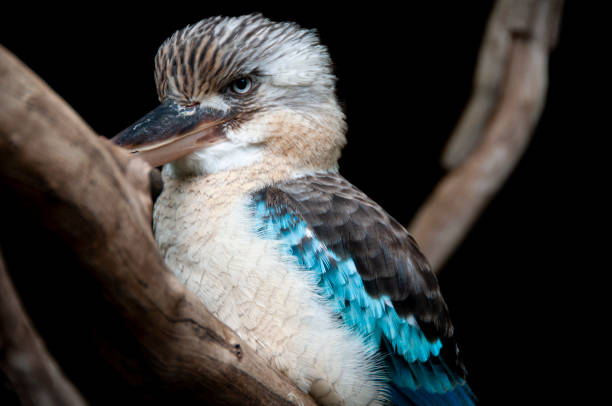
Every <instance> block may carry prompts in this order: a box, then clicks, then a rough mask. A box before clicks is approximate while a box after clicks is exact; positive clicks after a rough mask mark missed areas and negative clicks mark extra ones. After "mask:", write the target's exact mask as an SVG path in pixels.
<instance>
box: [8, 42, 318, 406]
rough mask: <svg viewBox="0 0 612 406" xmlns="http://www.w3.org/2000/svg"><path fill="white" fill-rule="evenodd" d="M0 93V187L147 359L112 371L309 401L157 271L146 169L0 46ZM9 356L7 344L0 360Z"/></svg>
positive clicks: (233, 399)
mask: <svg viewBox="0 0 612 406" xmlns="http://www.w3.org/2000/svg"><path fill="white" fill-rule="evenodd" d="M0 88H1V89H2V92H0V105H1V106H2V109H0V157H1V158H0V183H2V184H3V185H4V187H5V188H6V187H8V190H10V192H11V193H14V194H16V195H17V196H19V197H20V198H21V199H23V201H27V202H29V203H30V204H31V205H32V206H33V207H34V208H35V210H38V211H39V212H38V213H37V215H38V216H40V218H41V221H42V222H43V223H44V225H45V227H46V228H47V229H49V230H51V231H52V232H53V233H54V234H55V235H57V236H58V237H59V238H61V239H62V240H64V241H65V242H66V243H67V246H69V247H72V250H73V254H74V255H75V256H76V258H77V261H78V262H79V264H80V266H81V268H82V272H88V273H90V274H91V275H92V276H93V278H94V279H95V281H96V282H97V286H98V288H99V289H101V290H102V294H103V296H104V299H105V300H106V301H107V302H108V306H113V307H114V308H115V309H116V310H117V313H118V314H120V317H121V318H122V320H123V321H124V322H125V324H126V325H127V326H128V328H127V329H126V330H125V333H126V335H127V336H126V337H125V340H135V341H136V342H137V345H138V346H139V347H140V348H141V351H142V353H144V354H146V356H144V357H140V358H137V359H135V358H134V355H133V354H129V353H122V348H116V349H114V351H115V352H116V353H117V357H119V358H122V359H123V360H125V359H127V360H130V361H131V362H132V363H135V364H136V367H133V368H131V369H130V372H128V371H126V370H125V369H122V368H120V367H119V366H118V367H117V368H118V370H119V371H118V372H119V373H123V374H127V375H129V374H132V376H126V379H129V380H132V381H137V380H138V377H135V376H133V374H134V371H149V373H150V374H152V375H153V380H154V382H153V383H151V386H161V387H166V388H171V389H169V390H176V388H181V389H183V390H184V391H185V392H188V393H187V394H183V396H182V401H183V402H188V403H190V402H193V403H196V402H199V403H200V404H201V403H207V402H210V403H214V404H235V405H239V404H240V405H243V404H245V403H246V404H261V405H288V404H292V403H293V404H302V405H313V404H314V402H313V401H312V400H311V399H310V398H309V397H308V396H306V395H304V394H303V393H302V392H300V391H299V390H298V389H296V388H295V387H294V386H293V385H292V384H291V383H290V382H289V381H288V380H287V379H286V378H285V377H283V376H281V375H279V374H277V373H276V372H275V371H273V370H272V369H271V368H269V367H268V366H267V364H266V363H265V362H264V361H263V359H262V358H260V357H259V356H258V355H257V354H255V352H254V351H253V350H252V349H251V348H249V347H248V346H247V345H245V344H244V343H243V342H242V341H241V340H240V339H239V338H238V336H237V335H236V334H235V333H234V332H232V331H231V330H230V329H229V328H227V327H226V326H225V325H223V324H222V323H220V322H219V321H218V320H216V319H215V318H214V317H213V316H212V315H211V314H210V313H208V312H207V311H206V309H205V308H204V306H203V305H202V304H201V302H200V301H199V300H198V299H197V298H196V297H195V295H193V294H191V293H190V292H189V291H187V290H186V289H185V288H184V287H183V286H182V285H181V284H180V282H178V280H177V279H176V278H175V277H174V276H173V275H172V274H171V272H169V271H168V270H167V269H166V268H165V265H164V263H163V259H162V258H161V255H160V254H159V251H158V249H157V246H156V243H155V240H154V239H153V235H152V232H151V228H150V219H151V208H152V202H151V199H150V196H149V179H150V177H149V171H150V170H151V168H150V167H149V166H148V165H147V164H145V163H144V162H143V161H141V160H139V159H133V158H132V157H131V156H130V155H129V154H127V153H126V152H125V151H123V150H121V149H119V148H117V147H115V146H113V145H111V144H110V143H109V142H108V141H107V140H106V139H104V138H102V137H98V136H96V135H95V134H94V133H93V132H92V130H91V129H90V128H89V127H88V126H87V125H86V124H85V123H84V122H83V121H82V120H81V119H80V118H79V117H78V116H77V114H76V113H75V112H74V111H73V110H72V109H71V108H70V107H69V106H68V105H66V103H64V102H63V100H61V99H60V98H59V96H57V95H56V94H55V93H53V92H52V91H51V89H49V88H48V87H47V86H46V85H45V84H44V83H43V82H42V81H41V80H40V79H39V78H38V77H36V75H34V74H33V73H32V72H31V71H29V70H28V69H27V68H26V67H25V66H24V65H23V64H21V63H20V62H19V61H18V60H17V59H16V58H15V57H14V56H13V55H11V54H10V53H9V52H8V51H6V50H5V49H4V48H1V47H0ZM82 288H84V287H79V289H82ZM58 294H67V295H70V294H71V292H70V289H66V290H65V291H63V292H58ZM92 294H96V292H92ZM21 321H23V320H21ZM9 322H10V321H9ZM11 331H12V328H11V326H7V328H6V329H3V333H7V334H9V335H10V334H11ZM11 350H12V348H11V347H10V346H9V347H7V348H4V351H8V352H9V353H7V354H5V357H4V359H5V360H6V359H10V358H11V357H12V356H13V355H15V354H11V353H10V351H11ZM32 356H34V357H36V354H32ZM2 367H3V369H4V368H6V366H5V365H2ZM7 375H9V374H8V373H7ZM9 376H10V375H9ZM148 379H151V378H148ZM41 384H42V383H41ZM57 390H58V391H62V392H63V391H64V389H62V388H61V387H58V388H57ZM158 390H159V389H158ZM38 404H43V403H38ZM56 404H58V403H56Z"/></svg>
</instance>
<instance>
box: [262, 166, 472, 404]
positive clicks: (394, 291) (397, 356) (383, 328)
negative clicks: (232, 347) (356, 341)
mask: <svg viewBox="0 0 612 406" xmlns="http://www.w3.org/2000/svg"><path fill="white" fill-rule="evenodd" d="M252 204H253V213H254V215H255V217H256V218H257V220H258V227H259V228H260V229H259V232H261V233H262V235H264V236H266V237H268V238H274V239H277V240H280V241H281V242H282V244H283V246H284V247H285V248H286V249H287V251H288V252H289V253H291V254H292V255H293V256H295V257H296V259H297V262H298V263H299V264H300V265H301V266H302V267H303V268H304V269H305V270H307V271H310V272H313V273H314V274H315V275H316V278H317V280H318V285H319V287H320V289H321V290H320V294H321V295H323V296H324V297H325V298H326V299H327V300H328V303H329V304H330V306H332V307H333V309H334V310H335V311H336V312H337V313H338V314H339V315H340V316H341V318H342V320H343V321H344V322H345V323H346V324H347V325H348V326H349V327H350V328H352V329H355V330H356V331H358V332H359V333H360V334H362V335H363V337H364V339H365V340H366V342H367V343H368V344H369V345H371V348H372V349H373V350H374V351H377V350H380V351H382V352H383V353H387V354H388V356H387V358H386V363H387V365H388V370H389V375H390V379H391V381H392V385H393V388H392V392H394V393H393V400H394V402H396V403H397V404H402V402H403V397H406V399H404V400H405V401H406V402H407V403H406V404H411V403H409V402H410V401H412V402H418V403H417V404H423V401H427V399H429V397H431V396H433V397H434V398H432V399H431V401H432V402H438V403H431V404H456V405H463V404H472V399H473V397H472V396H473V395H472V394H471V391H470V389H469V388H468V387H467V385H466V383H465V370H464V368H463V365H462V363H461V361H460V360H459V357H458V352H457V351H458V350H457V346H456V345H455V342H454V340H453V326H452V323H451V320H450V317H449V315H448V309H447V306H446V303H445V302H444V299H443V298H442V295H441V293H440V290H439V287H438V282H437V279H436V277H435V276H434V274H433V273H432V272H431V270H430V268H429V265H428V263H427V260H426V259H425V257H424V256H423V254H422V253H421V252H420V250H419V248H418V246H417V244H416V243H415V241H414V239H413V238H412V237H411V236H410V234H409V233H408V232H407V231H406V229H405V228H404V227H403V226H402V225H401V224H399V223H398V222H397V221H396V220H395V219H393V218H392V217H391V216H390V215H389V214H387V213H386V212H385V211H384V210H383V209H382V208H381V207H380V206H379V205H377V204H376V203H375V202H374V201H372V200H371V199H369V198H368V197H367V196H366V195H365V194H364V193H363V192H361V191H359V190H358V189H357V188H356V187H355V186H353V185H352V184H350V183H349V182H348V181H347V180H345V179H344V178H343V177H341V176H340V175H339V174H337V173H317V174H313V175H307V176H303V177H299V178H296V179H292V180H290V181H286V182H284V183H279V184H275V185H273V186H269V187H266V188H264V189H262V190H260V191H258V192H256V193H254V194H253V203H252ZM439 397H441V398H439ZM447 397H448V399H446V398H447ZM438 398H439V399H438ZM453 401H454V402H455V403H452V402H453ZM441 402H442V403H441ZM424 404H429V403H424Z"/></svg>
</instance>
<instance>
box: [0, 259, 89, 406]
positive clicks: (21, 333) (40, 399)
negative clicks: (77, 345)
mask: <svg viewBox="0 0 612 406" xmlns="http://www.w3.org/2000/svg"><path fill="white" fill-rule="evenodd" d="M0 348H2V351H0V354H1V357H0V368H1V369H2V370H3V371H4V373H5V374H6V376H7V377H8V378H9V380H10V382H11V384H12V385H13V387H14V388H15V391H16V392H17V394H18V395H19V398H20V399H21V402H22V403H23V404H24V405H25V406H55V405H57V406H81V405H85V404H86V402H85V400H84V399H83V397H82V396H81V394H80V393H79V392H78V391H77V390H76V389H75V387H74V386H73V385H72V383H71V382H70V381H68V380H67V379H66V377H65V376H64V375H63V373H62V371H61V370H60V368H59V366H58V365H57V363H56V362H55V360H54V359H53V357H51V355H50V354H49V352H48V351H47V349H46V348H45V345H44V342H43V341H42V340H41V338H40V337H39V335H38V334H37V333H36V331H35V330H34V328H33V327H32V323H31V322H30V320H29V318H28V316H27V315H26V313H25V311H24V310H23V307H22V306H21V303H20V302H19V298H18V297H17V294H16V293H15V290H14V289H13V284H12V283H11V280H10V278H9V275H8V273H7V271H6V269H5V265H4V260H3V258H2V251H0Z"/></svg>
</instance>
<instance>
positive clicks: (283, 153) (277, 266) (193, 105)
mask: <svg viewBox="0 0 612 406" xmlns="http://www.w3.org/2000/svg"><path fill="white" fill-rule="evenodd" d="M155 83H156V87H157V93H158V96H159V100H160V105H159V106H158V107H157V108H155V109H154V110H153V111H151V112H150V113H148V114H146V115H145V116H144V117H142V118H141V119H140V120H138V121H136V122H135V123H134V124H132V125H131V126H129V127H127V128H126V129H125V130H123V131H121V132H120V133H118V134H117V135H116V136H115V137H113V139H112V142H113V143H115V144H116V145H119V146H121V147H123V148H126V149H127V150H129V151H131V152H132V153H134V154H136V155H138V156H140V157H141V158H142V159H144V160H145V161H147V162H148V163H149V164H150V165H151V166H153V167H160V166H162V167H163V168H162V178H163V191H162V192H161V195H160V196H159V197H158V198H157V200H156V202H155V206H154V211H153V230H154V234H155V238H156V241H157V243H158V246H159V248H160V251H161V253H162V255H163V257H164V260H165V262H166V264H167V266H168V268H169V269H170V270H171V271H172V272H173V273H174V274H175V275H176V277H177V278H178V279H179V280H180V281H181V282H182V283H183V284H184V285H185V286H186V287H187V288H188V289H190V290H191V291H193V292H194V293H195V294H196V295H197V297H198V298H199V299H200V300H201V301H202V303H203V304H204V305H205V306H206V308H207V309H208V310H209V311H210V312H211V313H212V314H213V315H214V316H215V317H216V318H218V319H219V320H221V321H222V322H223V323H225V324H226V325H227V326H228V327H230V328H231V329H233V330H234V331H235V332H236V333H237V334H238V335H239V336H240V338H241V339H242V340H244V341H245V342H246V343H247V344H248V345H250V346H251V347H252V348H253V349H254V350H255V351H256V352H257V353H258V354H259V355H261V356H262V357H263V358H264V359H265V360H266V362H267V363H268V364H269V365H270V366H271V367H272V368H274V369H275V370H276V371H278V372H279V373H281V374H284V375H285V376H287V377H288V378H289V379H290V380H291V381H292V382H293V383H294V384H295V385H296V386H297V387H298V388H299V389H301V390H302V391H304V392H306V393H308V394H310V395H311V396H312V398H313V399H314V400H315V401H316V402H317V403H318V404H321V405H325V406H332V405H338V406H340V405H345V406H350V405H356V406H357V405H359V406H362V405H388V404H394V405H473V404H475V403H476V397H475V396H474V394H473V392H472V390H471V389H470V387H469V385H468V384H467V380H466V371H465V367H464V365H463V362H462V361H461V356H460V354H459V350H458V346H457V344H456V340H455V338H454V328H453V324H452V321H451V319H450V316H449V311H448V306H447V305H446V302H445V301H444V298H443V297H442V294H441V292H440V288H439V285H438V282H437V279H436V276H435V275H434V274H433V272H432V271H431V268H430V266H429V264H428V262H427V259H426V258H425V256H424V255H423V253H422V252H421V250H420V249H419V247H418V245H417V243H416V242H415V240H414V238H413V237H412V236H411V235H410V234H409V233H408V231H407V230H406V229H405V228H404V227H403V226H402V225H401V224H400V223H399V222H398V221H396V220H395V219H394V218H393V217H392V216H391V215H389V214H388V213H387V212H386V211H385V210H384V209H383V208H381V207H380V206H379V205H378V204H377V203H375V202H374V201H373V200H372V199H370V198H369V197H368V196H366V194H364V193H363V192H362V191H360V190H359V189H358V188H357V187H355V186H354V185H352V184H351V183H350V182H349V181H348V180H346V179H345V178H344V177H343V176H342V175H340V172H339V165H338V159H339V157H340V155H341V150H342V149H343V147H344V146H345V144H346V142H347V140H346V131H347V124H346V119H345V114H344V112H343V110H342V108H341V107H340V103H339V101H338V97H337V95H336V76H335V74H334V67H333V63H332V61H331V57H330V54H329V51H328V49H327V47H326V46H324V45H323V44H322V43H321V41H320V39H319V35H318V33H317V31H316V30H315V29H306V28H302V27H301V26H300V25H298V24H297V23H294V22H275V21H271V20H269V19H268V18H266V17H265V16H263V15H262V14H261V13H254V14H248V15H242V16H237V17H233V16H232V17H228V16H216V17H209V18H205V19H203V20H201V21H199V22H197V23H195V24H192V25H188V26H186V27H185V28H183V29H180V30H178V31H176V32H175V33H174V34H172V35H171V36H170V37H169V38H168V39H166V40H165V41H164V42H163V44H162V45H161V46H160V47H159V50H158V52H157V54H156V56H155Z"/></svg>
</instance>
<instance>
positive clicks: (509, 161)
mask: <svg viewBox="0 0 612 406" xmlns="http://www.w3.org/2000/svg"><path fill="white" fill-rule="evenodd" d="M562 6H563V1H562V0H521V1H515V0H498V1H497V3H496V5H495V8H494V10H493V13H492V15H491V17H490V19H489V23H488V27H487V31H486V34H485V38H484V42H483V46H482V49H481V53H480V56H479V60H478V67H477V70H476V76H475V84H474V90H473V95H472V98H471V100H470V102H469V103H468V105H467V107H466V109H465V111H464V113H463V115H462V117H461V119H460V120H459V123H458V124H457V127H456V129H455V131H454V133H453V135H452V136H451V138H450V139H449V141H448V144H447V146H446V148H445V151H444V154H443V164H444V165H445V166H446V167H448V168H451V169H452V171H451V172H450V173H448V174H447V175H446V176H445V177H444V178H443V179H442V180H441V181H440V183H439V184H438V185H437V187H436V188H435V190H434V191H433V193H432V194H431V196H430V197H429V198H428V199H427V201H426V202H425V203H424V204H423V206H422V207H421V208H420V209H419V211H418V212H417V214H416V216H415V218H414V219H413V221H412V224H411V225H410V227H409V229H410V230H411V232H412V234H413V235H414V237H415V239H416V240H417V241H418V242H419V245H420V246H421V248H422V249H423V251H424V253H425V255H426V256H427V257H428V258H429V261H430V262H431V265H432V268H433V269H434V270H435V271H439V270H440V268H441V267H442V266H443V265H444V263H445V262H446V260H447V259H448V258H449V256H450V255H451V253H452V252H453V251H454V250H455V249H456V247H457V246H458V245H459V243H460V242H461V241H462V240H463V238H464V237H465V235H466V234H467V232H468V231H469V229H470V228H471V226H472V224H473V223H474V221H475V220H476V219H477V218H478V216H479V214H480V213H481V211H482V210H483V209H484V208H485V207H486V205H487V204H488V202H489V201H490V200H491V198H492V197H493V196H494V195H495V193H496V192H497V191H498V190H499V189H500V187H501V186H502V185H503V183H504V182H505V180H506V179H507V178H508V176H509V175H510V173H511V172H512V170H513V169H514V167H515V166H516V164H517V162H518V161H519V159H520V157H521V156H522V154H523V152H524V150H525V148H526V146H527V145H528V143H529V140H530V137H531V135H532V133H533V131H534V129H535V126H536V124H537V122H538V120H539V118H540V115H541V112H542V108H543V106H544V100H545V96H546V90H547V84H548V83H547V82H548V76H547V75H548V73H547V72H548V56H549V53H550V51H551V49H552V48H553V47H554V45H555V44H556V40H557V35H558V30H559V23H560V19H561V10H562Z"/></svg>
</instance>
